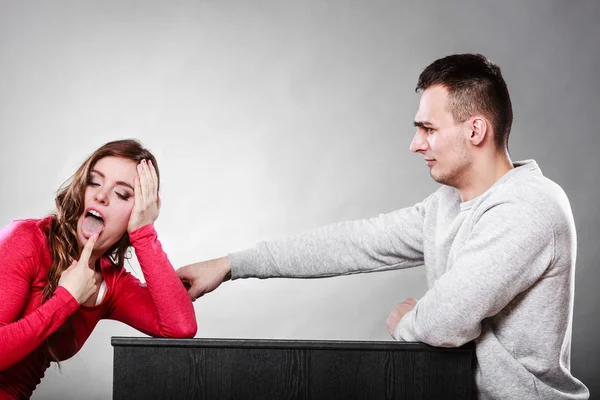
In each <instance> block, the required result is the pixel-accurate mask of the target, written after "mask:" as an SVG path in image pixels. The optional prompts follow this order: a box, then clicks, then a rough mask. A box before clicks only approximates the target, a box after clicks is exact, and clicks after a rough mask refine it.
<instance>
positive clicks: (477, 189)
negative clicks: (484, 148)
mask: <svg viewBox="0 0 600 400" xmlns="http://www.w3.org/2000/svg"><path fill="white" fill-rule="evenodd" d="M511 169H513V164H512V161H511V159H510V157H509V155H508V153H501V154H496V155H494V156H493V157H485V156H484V157H480V158H477V157H474V159H473V164H472V165H471V171H470V172H469V177H468V179H466V182H465V185H464V186H462V187H459V188H458V190H459V192H460V199H461V201H463V202H465V201H469V200H472V199H474V198H476V197H479V196H481V195H482V194H483V193H485V192H486V191H487V190H488V189H489V188H491V187H492V186H494V184H495V183H496V182H498V180H500V178H502V177H503V176H504V175H505V174H506V173H507V172H508V171H510V170H511Z"/></svg>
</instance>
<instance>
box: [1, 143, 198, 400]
mask: <svg viewBox="0 0 600 400" xmlns="http://www.w3.org/2000/svg"><path fill="white" fill-rule="evenodd" d="M158 188H159V173H158V169H157V166H156V160H155V158H154V156H153V155H152V154H151V153H150V152H149V151H148V150H146V149H144V148H143V147H142V146H141V144H140V143H139V142H138V141H135V140H120V141H114V142H110V143H107V144H105V145H104V146H102V147H101V148H99V149H98V150H97V151H96V152H94V154H92V155H91V156H90V157H89V158H88V159H87V160H86V161H85V162H84V163H83V165H81V167H80V168H79V169H78V170H77V172H76V173H75V174H74V175H73V177H72V178H71V180H70V181H69V182H68V183H67V184H66V185H65V186H63V187H62V188H61V189H60V190H59V191H58V195H57V197H56V207H57V210H56V212H55V214H54V215H51V216H47V217H45V218H42V219H27V220H17V221H14V222H13V223H11V224H10V225H8V226H7V227H5V228H4V229H2V230H1V231H0V399H5V398H8V399H11V398H23V397H25V398H28V397H30V396H31V394H32V392H33V390H34V389H35V387H36V385H37V384H38V383H39V382H40V380H41V378H42V377H43V376H44V373H45V370H46V369H47V368H48V366H49V365H50V362H51V361H56V362H58V361H62V360H66V359H68V358H70V357H72V356H73V355H74V354H75V353H77V351H78V350H79V349H80V348H81V347H82V346H83V344H84V343H85V341H86V339H87V338H88V337H89V335H90V334H91V332H92V330H93V328H94V327H95V326H96V324H97V323H98V321H99V320H100V319H114V320H118V321H122V322H124V323H126V324H128V325H131V326H132V327H134V328H136V329H139V330H140V331H142V332H143V333H145V334H148V335H151V336H163V337H177V338H188V337H193V336H194V335H195V334H196V329H197V327H196V318H195V314H194V308H193V306H192V302H191V301H190V298H189V295H188V294H187V292H186V290H185V288H184V286H183V285H182V284H181V281H180V280H179V278H178V277H177V274H176V273H175V270H174V269H173V267H172V266H171V264H170V263H169V260H168V259H167V256H166V254H165V253H164V252H163V250H162V248H161V245H160V242H159V241H158V239H157V235H156V231H155V230H154V226H153V223H154V221H155V220H156V218H157V217H158V214H159V208H160V199H159V196H158ZM130 246H133V248H134V249H135V252H136V256H137V258H138V260H139V262H140V266H141V269H142V272H143V273H144V277H145V279H146V284H145V285H143V284H141V283H140V281H139V280H138V279H136V278H134V277H133V276H132V275H131V274H129V273H128V272H126V271H125V269H124V268H123V263H124V261H125V259H126V258H127V251H128V249H129V247H130Z"/></svg>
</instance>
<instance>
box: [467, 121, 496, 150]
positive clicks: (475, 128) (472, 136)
mask: <svg viewBox="0 0 600 400" xmlns="http://www.w3.org/2000/svg"><path fill="white" fill-rule="evenodd" d="M468 128H469V129H470V133H469V141H470V142H471V144H473V145H474V146H479V145H481V144H482V143H483V141H484V140H485V137H486V135H491V134H492V133H491V132H490V129H489V128H490V125H489V124H488V122H487V121H486V120H485V118H482V117H477V116H476V117H473V118H471V119H470V120H469V127H468Z"/></svg>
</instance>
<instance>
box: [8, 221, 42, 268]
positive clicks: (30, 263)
mask: <svg viewBox="0 0 600 400" xmlns="http://www.w3.org/2000/svg"><path fill="white" fill-rule="evenodd" d="M51 221H52V217H51V216H49V217H45V218H41V219H40V218H28V219H18V220H14V221H12V222H11V223H10V224H8V225H7V226H5V227H4V228H2V229H1V230H0V258H1V259H2V264H3V265H2V267H3V268H8V267H11V266H12V267H14V268H18V269H21V270H22V271H29V272H28V273H27V274H37V272H39V268H40V266H41V265H43V264H47V263H48V261H49V257H50V254H49V251H48V244H47V239H46V234H45V232H44V231H45V229H46V228H47V227H48V226H49V225H50V223H51ZM22 273H23V272H22Z"/></svg>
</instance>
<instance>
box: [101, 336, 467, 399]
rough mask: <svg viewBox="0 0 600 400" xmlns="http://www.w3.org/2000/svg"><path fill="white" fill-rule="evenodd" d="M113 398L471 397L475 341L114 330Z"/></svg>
mask: <svg viewBox="0 0 600 400" xmlns="http://www.w3.org/2000/svg"><path fill="white" fill-rule="evenodd" d="M111 343H112V345H113V347H114V381H113V399H114V400H121V399H210V400H212V399H218V400H227V399H244V400H246V399H248V400H252V399H256V400H258V399H260V400H268V399H274V400H275V399H276V400H284V399H323V400H334V399H343V400H349V399H410V400H414V399H423V400H425V399H432V400H433V399H435V400H443V399H460V400H465V399H471V398H474V397H472V392H473V388H474V383H473V370H472V365H473V360H474V358H475V353H474V347H473V345H472V344H468V345H466V346H463V347H461V348H457V349H441V348H435V347H430V346H427V345H425V344H423V343H407V342H391V341H390V342H354V341H321V340H310V341H307V340H293V341H292V340H244V339H155V338H133V337H113V338H112V342H111Z"/></svg>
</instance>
